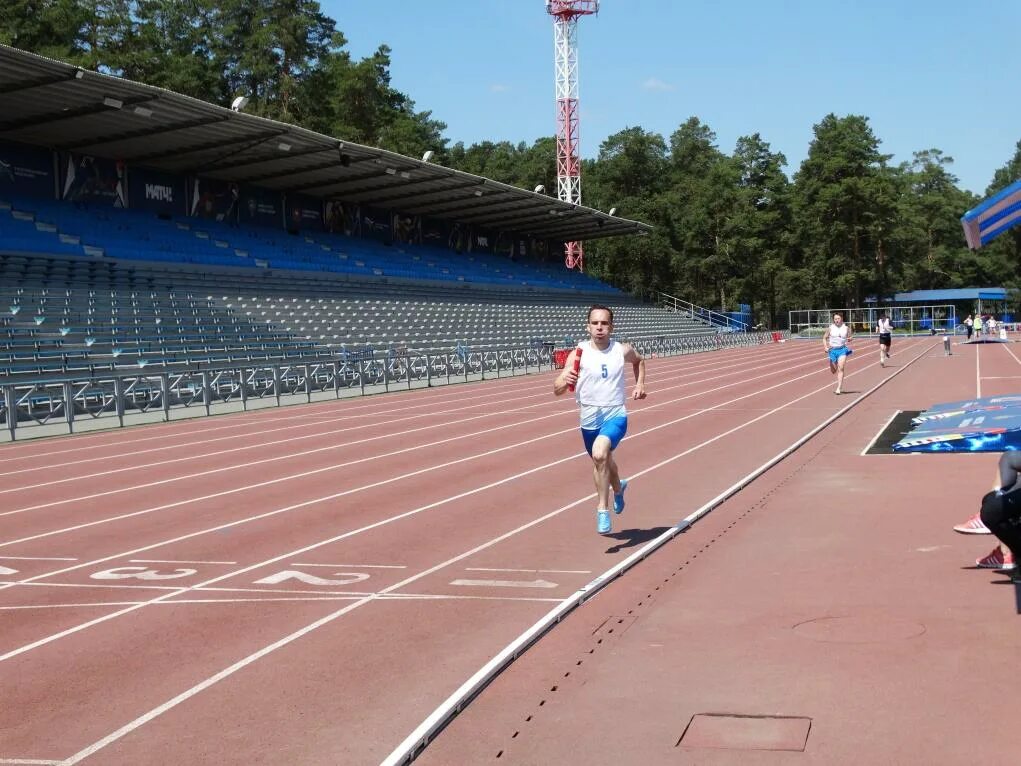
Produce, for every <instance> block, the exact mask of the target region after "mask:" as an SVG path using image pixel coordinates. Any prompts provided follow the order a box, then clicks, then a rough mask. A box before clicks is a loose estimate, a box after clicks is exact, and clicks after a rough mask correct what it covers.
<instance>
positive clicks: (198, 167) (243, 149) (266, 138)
mask: <svg viewBox="0 0 1021 766" xmlns="http://www.w3.org/2000/svg"><path fill="white" fill-rule="evenodd" d="M286 133H287V131H286V130H278V131H276V132H275V133H272V134H267V135H265V136H263V137H262V138H257V139H252V140H251V141H249V142H248V143H247V144H245V145H244V146H239V147H238V148H236V149H235V150H234V151H231V152H226V153H225V154H221V155H220V156H219V157H217V158H216V159H215V160H212V161H211V162H203V163H202V164H201V165H193V166H192V167H190V168H188V169H187V170H186V171H185V172H186V173H201V172H204V171H205V170H206V168H207V167H209V166H210V165H213V166H215V165H216V164H217V163H218V162H220V160H225V159H227V158H228V157H236V156H237V155H239V154H241V153H242V152H247V151H248V150H249V149H254V148H255V147H257V146H261V145H262V144H264V143H266V142H267V141H272V140H273V139H274V138H277V137H278V136H282V135H285V134H286Z"/></svg>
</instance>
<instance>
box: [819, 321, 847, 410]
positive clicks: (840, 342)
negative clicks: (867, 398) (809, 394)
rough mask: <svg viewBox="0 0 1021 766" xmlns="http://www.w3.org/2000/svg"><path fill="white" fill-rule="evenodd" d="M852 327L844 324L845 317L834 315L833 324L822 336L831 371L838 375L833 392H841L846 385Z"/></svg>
mask: <svg viewBox="0 0 1021 766" xmlns="http://www.w3.org/2000/svg"><path fill="white" fill-rule="evenodd" d="M852 335H853V333H852V332H851V328H850V327H849V326H848V325H846V324H844V317H843V316H842V315H840V314H834V315H833V324H831V325H830V326H829V327H828V328H826V332H825V333H824V334H823V336H822V345H823V348H824V349H826V355H827V356H828V357H829V360H830V372H831V373H833V374H834V375H836V376H837V387H836V389H834V391H833V393H835V394H839V393H840V388H841V386H843V385H844V364H845V363H846V361H847V357H849V356H850V355H851V354H852V353H854V352H853V351H851V349H850V347H849V346H848V345H847V344H848V343H850V342H851V336H852Z"/></svg>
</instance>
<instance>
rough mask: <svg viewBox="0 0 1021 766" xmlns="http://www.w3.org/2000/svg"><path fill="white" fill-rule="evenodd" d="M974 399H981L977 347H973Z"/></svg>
mask: <svg viewBox="0 0 1021 766" xmlns="http://www.w3.org/2000/svg"><path fill="white" fill-rule="evenodd" d="M975 398H976V399H981V398H982V372H981V369H980V364H979V361H978V346H975Z"/></svg>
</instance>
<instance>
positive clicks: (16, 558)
mask: <svg viewBox="0 0 1021 766" xmlns="http://www.w3.org/2000/svg"><path fill="white" fill-rule="evenodd" d="M0 559H4V560H5V561H77V560H78V559H69V558H49V557H46V556H0ZM0 763H4V761H2V760H0Z"/></svg>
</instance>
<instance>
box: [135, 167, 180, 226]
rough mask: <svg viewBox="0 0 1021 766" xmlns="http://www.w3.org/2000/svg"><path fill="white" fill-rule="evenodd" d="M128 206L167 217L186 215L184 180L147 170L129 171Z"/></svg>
mask: <svg viewBox="0 0 1021 766" xmlns="http://www.w3.org/2000/svg"><path fill="white" fill-rule="evenodd" d="M128 205H129V206H130V207H131V208H133V209H135V210H148V211H150V212H153V213H163V214H166V215H185V214H187V212H188V206H187V205H186V204H185V185H184V179H183V178H181V177H180V176H175V175H171V174H169V173H161V172H159V171H158V170H147V169H146V168H129V169H128Z"/></svg>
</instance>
